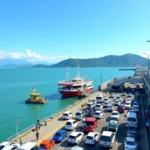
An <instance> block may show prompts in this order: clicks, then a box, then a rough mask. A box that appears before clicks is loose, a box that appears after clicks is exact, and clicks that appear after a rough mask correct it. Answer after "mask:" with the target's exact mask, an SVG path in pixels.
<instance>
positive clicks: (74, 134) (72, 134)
mask: <svg viewBox="0 0 150 150" xmlns="http://www.w3.org/2000/svg"><path fill="white" fill-rule="evenodd" d="M79 133H81V132H72V133H71V134H70V135H71V136H77V135H78V134H79Z"/></svg>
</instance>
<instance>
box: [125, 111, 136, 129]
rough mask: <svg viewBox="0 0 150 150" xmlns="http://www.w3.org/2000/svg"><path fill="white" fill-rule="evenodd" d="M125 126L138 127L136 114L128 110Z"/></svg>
mask: <svg viewBox="0 0 150 150" xmlns="http://www.w3.org/2000/svg"><path fill="white" fill-rule="evenodd" d="M126 127H135V128H137V127H138V119H137V114H136V113H135V112H128V113H127V118H126Z"/></svg>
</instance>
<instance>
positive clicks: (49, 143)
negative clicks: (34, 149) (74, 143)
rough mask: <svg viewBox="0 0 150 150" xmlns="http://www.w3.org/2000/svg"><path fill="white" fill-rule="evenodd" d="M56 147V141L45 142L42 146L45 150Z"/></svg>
mask: <svg viewBox="0 0 150 150" xmlns="http://www.w3.org/2000/svg"><path fill="white" fill-rule="evenodd" d="M54 145H55V141H54V140H51V141H50V140H43V141H42V142H41V144H40V146H39V147H40V148H43V149H45V150H49V149H51V148H52V147H53V146H54Z"/></svg>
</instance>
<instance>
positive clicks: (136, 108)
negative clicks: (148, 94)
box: [132, 102, 139, 112]
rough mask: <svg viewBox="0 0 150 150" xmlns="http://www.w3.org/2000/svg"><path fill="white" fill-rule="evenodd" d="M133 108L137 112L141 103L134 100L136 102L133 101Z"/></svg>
mask: <svg viewBox="0 0 150 150" xmlns="http://www.w3.org/2000/svg"><path fill="white" fill-rule="evenodd" d="M132 109H133V110H134V111H135V112H139V103H138V102H134V103H133V106H132Z"/></svg>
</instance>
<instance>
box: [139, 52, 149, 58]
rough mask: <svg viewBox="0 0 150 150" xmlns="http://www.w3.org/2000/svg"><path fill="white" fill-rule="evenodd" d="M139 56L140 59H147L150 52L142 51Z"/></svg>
mask: <svg viewBox="0 0 150 150" xmlns="http://www.w3.org/2000/svg"><path fill="white" fill-rule="evenodd" d="M140 55H141V56H142V57H145V58H148V55H149V56H150V51H148V50H142V51H141V52H140Z"/></svg>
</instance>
